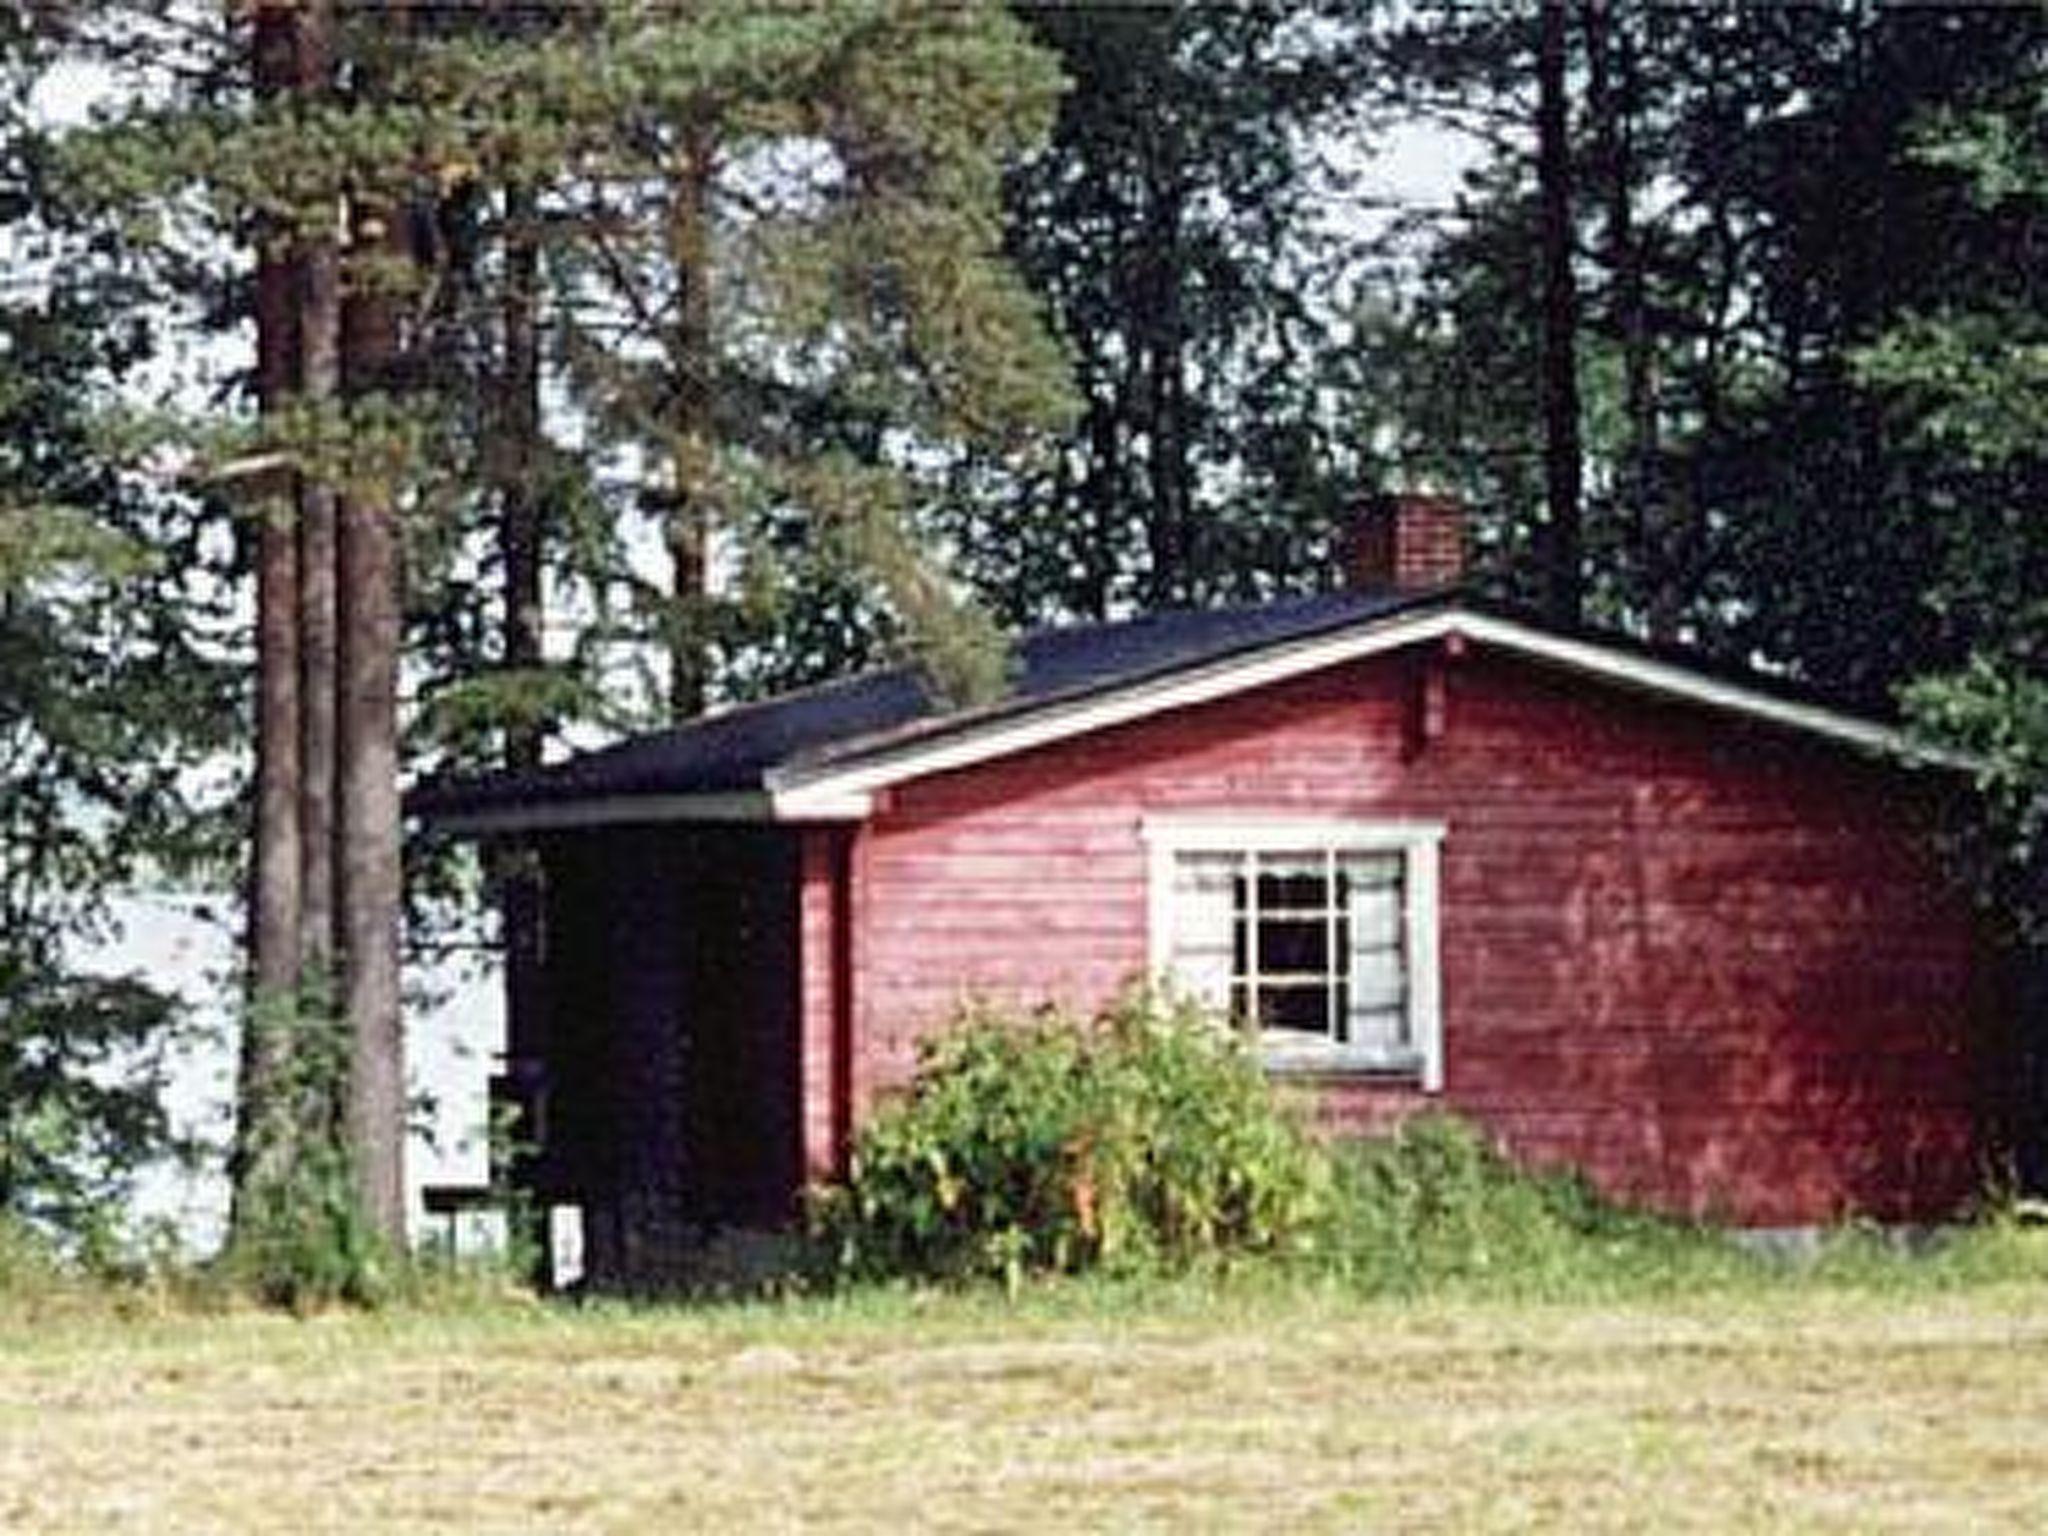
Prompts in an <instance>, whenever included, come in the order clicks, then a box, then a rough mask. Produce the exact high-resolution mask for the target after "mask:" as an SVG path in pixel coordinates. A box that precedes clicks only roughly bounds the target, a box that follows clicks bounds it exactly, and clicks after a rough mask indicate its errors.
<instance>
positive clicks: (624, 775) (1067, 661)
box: [407, 592, 1450, 817]
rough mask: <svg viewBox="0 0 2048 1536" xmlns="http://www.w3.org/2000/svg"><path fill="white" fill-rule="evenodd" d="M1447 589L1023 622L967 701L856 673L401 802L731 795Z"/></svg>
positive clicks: (444, 808) (492, 805)
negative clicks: (791, 772)
mask: <svg viewBox="0 0 2048 1536" xmlns="http://www.w3.org/2000/svg"><path fill="white" fill-rule="evenodd" d="M1449 598H1450V594H1448V593H1445V592H1435V593H1427V594H1422V595H1417V594H1415V593H1388V592H1333V593H1324V594H1319V595H1317V596H1313V597H1301V598H1287V599H1282V600H1279V601H1276V602H1269V603H1259V604H1254V605H1250V606H1246V607H1236V608H1210V609H1185V610H1174V611H1169V612H1162V613H1150V614H1145V615H1143V616H1141V617H1138V618H1134V619H1126V620H1123V621H1121V622H1117V623H1108V624H1082V625H1068V626H1062V627H1057V628H1048V629H1040V630H1034V631H1032V632H1031V633H1029V634H1027V635H1025V636H1024V637H1023V638H1022V639H1020V640H1019V641H1018V642H1017V643H1016V646H1015V652H1014V655H1013V658H1012V662H1011V681H1010V687H1009V690H1008V692H1007V693H1006V694H1005V695H1004V697H1003V698H1001V699H1000V700H998V701H996V702H995V703H993V704H989V705H984V706H982V707H979V708H975V709H965V710H947V709H943V708H941V707H940V706H939V705H938V704H936V703H935V702H934V700H933V698H932V696H931V695H930V693H928V692H927V691H926V689H925V687H924V686H923V684H922V683H921V681H920V680H919V679H918V677H917V675H916V674H915V673H914V672H913V671H912V670H911V669H909V668H905V667H897V668H892V669H890V670H887V671H878V672H866V673H862V674H860V675H859V676H857V677H850V678H846V679H844V680H843V681H840V682H836V683H826V684H823V685H821V686H819V687H816V688H807V689H804V690H802V691H800V692H797V693H788V694H783V695H782V696H780V697H779V698H774V699H768V700H765V701H763V702H762V703H758V704H745V705H740V706H738V707H737V708H733V709H729V710H726V711H724V712H722V713H720V714H716V715H711V716H708V717H707V718H705V719H702V720H695V721H692V722H690V723H689V724H688V725H682V726H676V727H673V728H671V729H669V730H664V731H656V732H654V733H652V734H650V735H645V736H636V737H634V738H633V739H632V740H630V741H623V742H620V743H619V744H618V745H617V746H613V747H606V748H603V749H601V750H598V751H595V752H586V753H584V754H582V755H581V756H578V757H573V758H570V759H569V760H568V761H566V762H562V763H558V764H554V765H552V766H550V767H547V768H543V769H540V770H538V771H535V772H529V773H508V774H494V775H491V776H490V777H487V778H479V779H469V780H464V781H459V782H443V783H437V784H429V785H425V786H422V787H421V788H420V789H418V790H416V791H414V792H413V794H412V795H410V796H409V797H408V799H407V805H408V808H409V809H411V810H413V811H415V812H418V813H420V814H423V815H426V816H429V817H433V816H445V815H453V814H457V813H465V812H471V811H480V810H491V809H497V808H500V807H506V806H512V805H543V804H551V803H559V802H563V801H570V800H585V799H596V798H610V797H614V796H631V795H681V794H725V793H745V792H748V791H755V790H760V789H761V788H763V776H764V775H765V774H767V773H769V772H771V771H773V770H775V769H778V768H784V767H788V766H791V765H794V764H800V763H802V764H809V763H818V764H823V763H828V762H836V761H841V760H844V759H847V758H851V757H856V756H859V755H860V754H861V753H863V752H865V751H870V750H873V749H875V748H877V747H881V746H895V745H899V744H901V743H904V742H908V741H913V740H918V739H921V738H923V737H925V736H934V735H940V734H944V733H946V732H948V731H952V730H956V729H960V728H962V727H966V726H971V725H977V724H981V723H983V722H985V721H989V720H993V719H998V718H1001V717H1002V716H1004V715H1008V714H1012V713H1018V712H1021V711H1025V710H1029V709H1034V708H1037V707H1040V706H1042V705H1045V704H1049V703H1053V702H1055V701H1057V702H1067V701H1071V700H1075V699H1080V698H1085V697H1087V696H1088V695H1089V694H1092V693H1097V692H1101V691H1103V690H1105V689H1109V688H1113V687H1124V686H1126V685H1128V684H1131V683H1137V682H1142V681H1144V680H1146V679H1148V678H1152V677H1158V676H1161V675H1164V674H1166V673H1171V672H1177V671H1180V670H1182V669H1183V668H1186V667H1190V666H1195V665H1199V664H1202V663H1206V662H1212V661H1218V660H1222V659H1223V658H1226V657H1229V656H1232V655H1235V654H1237V653H1239V652H1244V651H1254V650H1259V649H1262V648H1264V647H1266V646H1269V645H1272V644H1275V643H1278V642H1281V641H1288V640H1299V639H1305V638H1308V637H1310V636H1313V635H1316V634H1320V633H1322V632H1324V631H1327V630H1336V629H1343V628H1347V627H1349V626H1351V625H1354V624H1357V623H1359V622H1360V621H1362V620H1370V619H1377V618H1383V617H1386V616H1388V615H1391V614H1394V613H1403V612H1409V611H1413V610H1416V609H1419V608H1426V607H1431V606H1434V605H1437V604H1440V603H1443V602H1446V601H1448V600H1449Z"/></svg>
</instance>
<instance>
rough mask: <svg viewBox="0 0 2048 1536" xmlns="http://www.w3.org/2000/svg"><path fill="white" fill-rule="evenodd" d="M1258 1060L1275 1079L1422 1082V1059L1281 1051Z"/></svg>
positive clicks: (1267, 1052) (1272, 1051) (1265, 1052)
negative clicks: (1304, 1078) (1322, 1078)
mask: <svg viewBox="0 0 2048 1536" xmlns="http://www.w3.org/2000/svg"><path fill="white" fill-rule="evenodd" d="M1258 1059H1259V1065H1260V1066H1261V1067H1262V1068H1264V1069H1265V1070H1266V1071H1267V1072H1268V1073H1270V1074H1271V1075H1273V1076H1275V1077H1369V1078H1376V1079H1379V1080H1381V1081H1385V1082H1398V1083H1416V1084H1420V1083H1421V1082H1422V1079H1423V1061H1422V1058H1421V1057H1420V1056H1361V1055H1358V1054H1355V1053H1353V1052H1348V1051H1315V1050H1301V1049H1298V1048H1295V1049H1287V1048H1281V1049H1269V1050H1262V1051H1260V1052H1259V1053H1258Z"/></svg>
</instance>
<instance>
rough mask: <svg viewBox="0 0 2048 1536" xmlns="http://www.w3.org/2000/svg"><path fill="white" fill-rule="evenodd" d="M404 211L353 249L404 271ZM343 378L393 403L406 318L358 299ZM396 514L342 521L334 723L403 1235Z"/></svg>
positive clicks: (360, 982)
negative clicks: (396, 260)
mask: <svg viewBox="0 0 2048 1536" xmlns="http://www.w3.org/2000/svg"><path fill="white" fill-rule="evenodd" d="M399 219H400V211H399V210H396V209H386V208H374V209H373V208H368V207H359V208H358V210H357V213H356V230H355V238H354V241H353V242H352V243H353V244H354V245H355V246H356V248H357V249H358V250H360V251H362V252H364V253H379V254H382V255H384V256H385V257H387V258H389V257H392V256H396V257H400V258H402V257H403V256H404V255H405V245H404V241H403V238H402V236H401V235H400V234H399V232H398V231H399ZM344 310H345V314H344V327H343V367H344V372H345V378H346V384H347V387H348V390H349V392H350V394H351V395H352V396H358V397H360V396H363V395H366V394H372V393H376V392H388V390H389V388H390V385H391V382H392V380H391V375H392V372H393V364H394V362H395V361H396V356H397V344H398V335H397V323H396V322H397V316H396V309H395V305H394V303H393V301H392V299H391V298H390V297H389V295H388V294H386V293H383V292H379V291H376V290H375V289H372V290H370V291H359V292H355V293H352V294H351V295H350V296H349V298H348V300H347V301H346V304H345V306H344ZM397 516H398V508H397V506H396V502H395V494H394V492H393V490H392V489H391V488H390V487H389V486H379V487H371V486H367V485H363V484H351V485H350V487H349V490H348V493H347V494H346V495H344V496H343V497H341V498H340V499H339V502H338V504H337V509H336V519H335V522H336V550H337V557H338V558H337V567H336V568H337V571H338V574H339V583H340V590H339V594H338V599H339V600H338V603H337V614H338V618H339V626H338V628H339V644H338V647H337V677H338V679H339V684H340V695H339V701H338V707H337V709H336V712H335V736H336V745H337V748H338V764H339V766H338V771H337V774H336V779H335V792H336V793H335V875H336V890H337V908H338V918H339V921H338V924H337V932H338V934H339V936H340V948H341V968H340V970H341V977H340V979H341V986H340V1002H341V1015H342V1018H343V1019H344V1020H345V1021H346V1024H347V1029H348V1035H349V1073H348V1093H347V1099H346V1106H345V1117H344V1119H345V1125H346V1129H347V1134H348V1143H349V1149H350V1153H351V1155H352V1157H353V1160H354V1164H355V1174H356V1180H357V1186H358V1189H359V1192H360V1194H361V1198H362V1204H363V1211H364V1214H365V1215H366V1216H367V1217H368V1218H369V1220H370V1222H371V1223H372V1225H373V1226H374V1227H375V1228H376V1229H377V1230H378V1231H380V1232H382V1233H383V1234H384V1235H385V1236H386V1237H387V1238H388V1239H390V1240H391V1241H392V1242H394V1243H402V1242H403V1241H404V1236H405V1178H404V1154H405V1059H404V1046H403V1037H402V1033H401V1020H400V1012H399V1002H400V999H399V923H400V915H401V914H400V903H401V899H402V895H403V892H402V886H401V869H400V860H399V849H400V835H399V834H400V825H399V797H398V649H399V543H398V525H397Z"/></svg>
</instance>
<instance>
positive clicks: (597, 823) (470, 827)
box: [429, 790, 874, 837]
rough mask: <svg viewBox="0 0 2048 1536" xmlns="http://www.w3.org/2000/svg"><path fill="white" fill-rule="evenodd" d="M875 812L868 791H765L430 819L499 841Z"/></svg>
mask: <svg viewBox="0 0 2048 1536" xmlns="http://www.w3.org/2000/svg"><path fill="white" fill-rule="evenodd" d="M873 809H874V797H873V796H872V795H871V794H867V793H853V794H835V793H830V792H827V793H822V794H813V795H809V796H806V797H805V798H804V799H803V800H802V802H801V803H786V802H785V800H784V797H782V796H780V795H777V794H775V793H772V792H769V791H765V790H742V791H734V792H730V793H724V794H641V795H632V794H623V795H594V796H590V797H588V798H585V799H580V800H572V799H562V800H553V801H545V800H544V801H528V802H526V803H524V804H513V805H497V806H478V807H475V808H473V809H470V810H461V811H448V812H442V813H437V814H432V815H430V817H429V819H430V820H431V821H432V822H433V824H434V826H435V827H436V828H437V829H438V830H440V831H442V832H445V833H447V834H448V835H449V836H451V837H497V836H510V835H519V834H525V833H532V832H567V831H576V830H581V829H587V828H592V827H628V826H685V825H696V826H744V825H757V826H758V825H767V824H791V823H803V822H833V821H864V820H866V819H867V817H868V815H869V813H870V812H871V811H872V810H873Z"/></svg>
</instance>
